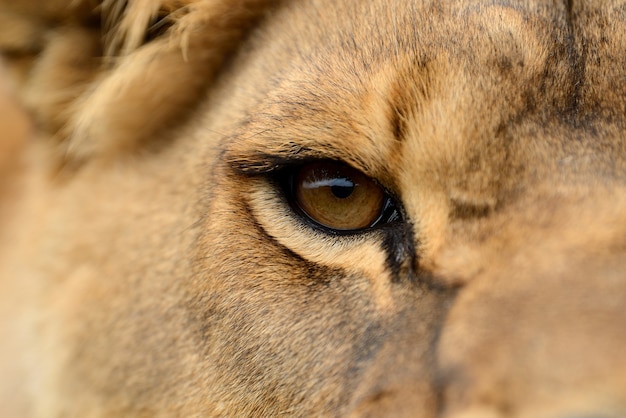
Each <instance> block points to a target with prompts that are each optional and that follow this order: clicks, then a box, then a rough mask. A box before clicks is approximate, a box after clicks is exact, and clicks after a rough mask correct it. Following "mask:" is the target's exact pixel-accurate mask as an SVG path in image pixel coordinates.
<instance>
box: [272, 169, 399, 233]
mask: <svg viewBox="0 0 626 418" xmlns="http://www.w3.org/2000/svg"><path fill="white" fill-rule="evenodd" d="M321 162H325V163H333V164H340V165H343V166H346V167H351V166H350V165H349V164H346V163H344V162H342V161H337V160H326V159H320V160H307V161H298V162H297V163H296V164H293V165H289V166H287V167H284V168H283V169H281V170H279V171H278V172H276V173H274V176H273V177H274V182H275V184H276V185H277V186H278V187H279V189H280V191H281V193H282V194H283V196H284V197H285V199H286V201H287V203H288V204H289V207H290V208H291V210H292V211H293V213H294V214H296V215H297V216H298V218H299V219H300V220H301V221H303V222H304V223H305V224H306V225H307V226H309V227H310V228H313V229H315V230H318V231H321V232H323V233H325V234H328V235H334V236H336V235H342V236H345V235H361V234H364V233H367V232H369V231H375V230H379V229H381V228H385V227H389V226H394V225H397V224H400V223H403V222H404V210H403V208H402V206H401V205H400V204H399V203H398V202H399V199H398V198H397V197H395V195H394V194H393V193H390V192H389V190H387V188H385V187H384V186H382V185H381V184H380V183H379V182H378V181H376V179H372V178H370V179H371V180H372V181H374V183H376V184H377V185H378V186H380V187H381V188H382V190H383V192H384V198H383V204H382V210H381V213H380V216H378V218H376V220H375V221H373V222H372V223H371V224H370V225H369V226H367V227H365V228H360V229H349V230H344V229H333V228H330V227H328V226H325V225H322V224H320V223H318V222H317V221H316V220H315V219H313V218H311V217H310V216H309V215H308V214H306V212H304V210H303V209H302V208H300V206H299V205H298V203H297V201H296V196H295V180H296V178H297V177H298V173H299V172H300V170H301V169H302V168H303V167H304V166H306V165H308V164H311V163H321ZM353 169H354V168H353ZM355 170H357V171H360V170H358V169H355Z"/></svg>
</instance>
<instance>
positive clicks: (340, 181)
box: [330, 178, 354, 199]
mask: <svg viewBox="0 0 626 418" xmlns="http://www.w3.org/2000/svg"><path fill="white" fill-rule="evenodd" d="M330 190H331V191H332V192H333V194H334V195H335V197H336V198H338V199H345V198H347V197H348V196H350V195H351V194H352V192H353V191H354V183H353V182H352V180H350V179H346V178H337V179H333V181H332V184H331V185H330Z"/></svg>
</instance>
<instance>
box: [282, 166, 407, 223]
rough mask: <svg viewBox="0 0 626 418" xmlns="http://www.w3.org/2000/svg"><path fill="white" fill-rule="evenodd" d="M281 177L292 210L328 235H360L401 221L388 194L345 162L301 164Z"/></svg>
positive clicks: (395, 206)
mask: <svg viewBox="0 0 626 418" xmlns="http://www.w3.org/2000/svg"><path fill="white" fill-rule="evenodd" d="M281 178H282V181H281V184H282V186H283V188H284V190H285V192H286V194H287V196H288V200H289V203H290V204H291V206H292V208H293V209H294V211H295V212H296V213H297V214H298V215H299V216H302V217H303V218H304V219H305V220H307V221H308V222H310V223H311V224H312V225H313V226H315V227H318V228H321V229H322V230H324V231H326V232H328V233H332V234H334V235H338V234H351V233H359V232H364V231H366V230H369V229H371V228H374V227H377V226H381V225H384V224H388V223H392V222H398V221H401V218H402V216H401V214H400V211H399V209H398V205H397V204H396V203H395V200H394V199H393V198H392V197H391V196H390V194H389V193H387V192H386V190H385V189H384V188H383V187H382V186H380V185H379V184H378V183H377V182H376V181H374V180H373V179H371V178H369V177H368V176H366V175H365V174H364V173H362V172H360V171H359V170H356V169H354V168H352V167H350V166H348V165H346V164H344V163H341V162H337V161H330V160H319V161H313V162H308V163H303V164H302V165H299V166H297V167H292V168H289V169H287V170H286V172H285V173H284V174H283V175H282V176H281Z"/></svg>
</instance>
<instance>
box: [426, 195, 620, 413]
mask: <svg viewBox="0 0 626 418" xmlns="http://www.w3.org/2000/svg"><path fill="white" fill-rule="evenodd" d="M533 193H534V197H533V198H532V199H528V200H524V203H520V204H519V205H517V206H513V207H511V208H510V209H509V210H504V211H503V213H502V214H500V216H494V219H493V220H492V221H489V222H486V223H485V224H486V225H485V228H484V229H483V230H482V234H483V237H486V238H484V239H483V240H482V241H481V242H480V243H478V242H470V243H464V244H463V245H461V246H459V247H457V248H462V247H463V246H465V247H470V248H472V250H471V251H470V252H469V253H471V256H470V257H468V256H467V254H468V252H467V251H468V250H467V248H465V249H464V250H463V251H465V253H464V254H465V255H464V256H463V257H457V260H454V256H450V260H452V262H453V264H454V263H456V265H455V268H456V269H457V270H463V266H464V265H465V264H466V263H467V262H468V259H472V262H474V263H477V265H478V267H476V266H474V268H473V269H470V270H471V271H472V272H474V274H473V276H472V277H470V278H467V280H466V281H465V282H464V286H463V287H462V288H461V289H460V290H459V292H458V296H457V298H456V300H455V302H454V305H453V306H452V308H451V310H450V312H449V314H448V316H447V317H446V319H445V321H444V322H443V325H442V334H441V338H440V340H439V344H438V347H437V353H438V354H437V358H438V365H439V375H440V377H441V381H442V382H443V391H444V392H443V393H444V395H443V397H444V404H445V405H446V408H445V409H446V411H447V415H445V416H452V417H453V416H456V415H455V414H457V413H458V414H461V413H462V412H464V411H470V410H479V409H480V408H482V407H487V408H491V409H493V410H494V411H500V412H499V413H496V414H494V416H502V414H503V413H502V411H504V410H510V411H515V412H514V413H513V415H512V416H520V417H526V416H528V417H531V416H534V417H543V416H545V417H553V416H579V415H580V414H581V413H583V416H584V413H591V414H592V415H593V416H602V414H605V415H607V416H614V414H616V413H617V416H622V415H623V414H625V413H626V355H625V354H624V350H623V347H624V346H625V345H626V309H624V306H626V277H625V274H626V273H625V272H626V210H625V208H626V193H625V192H624V187H623V186H621V185H619V184H613V186H612V187H601V186H597V187H593V186H588V187H579V185H576V184H573V185H572V184H567V183H562V184H560V185H559V184H551V185H549V186H541V187H538V188H537V189H535V190H534V192H533ZM459 251H460V252H463V251H462V250H459ZM451 253H452V254H454V253H455V251H454V250H452V251H451ZM459 260H461V261H459ZM441 263H445V260H441ZM459 274H461V273H459ZM577 414H578V415H577ZM611 414H613V415H611ZM463 416H464V415H463ZM479 416H480V415H479Z"/></svg>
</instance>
